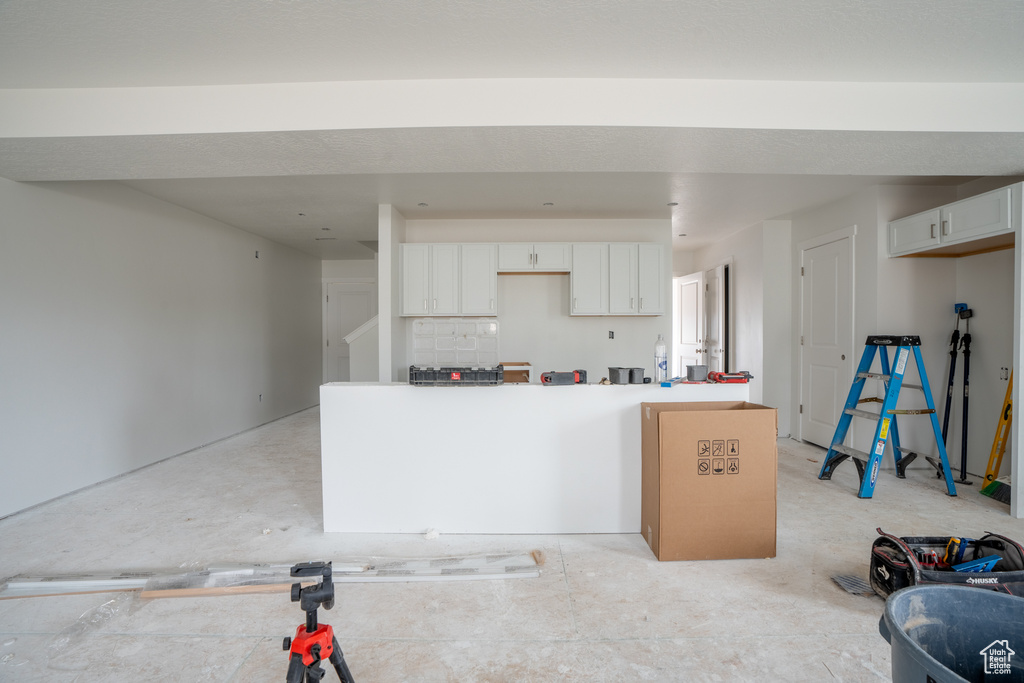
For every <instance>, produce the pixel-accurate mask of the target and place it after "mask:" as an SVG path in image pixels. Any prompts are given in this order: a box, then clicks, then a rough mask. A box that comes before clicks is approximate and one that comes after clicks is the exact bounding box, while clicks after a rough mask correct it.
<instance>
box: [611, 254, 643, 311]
mask: <svg viewBox="0 0 1024 683" xmlns="http://www.w3.org/2000/svg"><path fill="white" fill-rule="evenodd" d="M638 246H639V245H636V244H609V245H608V312H609V313H611V314H613V315H630V314H635V313H637V311H639V310H640V281H639V276H638V266H639V261H638V254H639V249H638Z"/></svg>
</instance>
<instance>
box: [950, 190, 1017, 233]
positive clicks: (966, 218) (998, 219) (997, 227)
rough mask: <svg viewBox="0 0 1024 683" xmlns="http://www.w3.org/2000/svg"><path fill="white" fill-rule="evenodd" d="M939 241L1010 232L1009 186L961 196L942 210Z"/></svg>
mask: <svg viewBox="0 0 1024 683" xmlns="http://www.w3.org/2000/svg"><path fill="white" fill-rule="evenodd" d="M942 214H943V216H942V223H941V227H942V229H941V235H940V239H941V241H943V242H945V243H946V244H957V243H959V242H966V241H967V240H973V239H977V238H979V237H986V236H988V235H995V234H997V233H1000V232H1009V231H1010V229H1011V228H1010V188H1008V187H1004V188H1003V189H1001V190H996V191H995V192H986V193H985V194H981V195H978V196H977V197H971V198H970V199H962V200H960V201H958V202H953V203H952V204H950V205H949V206H945V207H943V209H942Z"/></svg>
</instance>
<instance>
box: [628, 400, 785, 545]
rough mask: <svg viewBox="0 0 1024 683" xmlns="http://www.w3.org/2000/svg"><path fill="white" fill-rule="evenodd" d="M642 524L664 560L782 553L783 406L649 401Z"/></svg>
mask: <svg viewBox="0 0 1024 683" xmlns="http://www.w3.org/2000/svg"><path fill="white" fill-rule="evenodd" d="M640 409H641V420H642V427H641V438H642V461H643V464H642V468H643V470H642V489H641V510H640V524H641V532H642V533H643V536H644V538H645V539H646V540H647V544H648V545H650V546H651V550H653V551H654V555H655V556H656V557H657V558H658V559H659V560H726V559H740V558H764V557H775V514H776V509H775V498H776V497H775V488H776V464H777V453H776V446H775V440H776V438H777V436H778V428H777V417H776V410H775V409H774V408H768V407H766V406H761V405H757V404H755V403H746V402H742V401H739V402H735V401H734V402H728V401H726V402H695V403H643V404H641V406H640Z"/></svg>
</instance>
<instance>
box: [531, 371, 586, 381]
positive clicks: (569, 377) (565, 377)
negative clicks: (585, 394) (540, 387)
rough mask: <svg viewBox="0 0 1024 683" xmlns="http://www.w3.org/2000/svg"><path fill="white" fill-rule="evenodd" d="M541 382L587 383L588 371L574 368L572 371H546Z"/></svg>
mask: <svg viewBox="0 0 1024 683" xmlns="http://www.w3.org/2000/svg"><path fill="white" fill-rule="evenodd" d="M540 383H541V384H586V383H587V371H586V370H573V371H572V372H544V373H541V376H540Z"/></svg>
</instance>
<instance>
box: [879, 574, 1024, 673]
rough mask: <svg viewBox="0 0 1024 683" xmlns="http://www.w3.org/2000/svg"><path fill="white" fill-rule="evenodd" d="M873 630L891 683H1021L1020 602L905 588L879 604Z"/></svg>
mask: <svg viewBox="0 0 1024 683" xmlns="http://www.w3.org/2000/svg"><path fill="white" fill-rule="evenodd" d="M878 630H879V632H880V633H881V634H882V636H883V637H884V638H885V639H886V640H887V641H889V644H890V645H891V646H892V680H893V681H894V683H927V682H928V681H934V682H935V683H953V682H958V681H1004V682H1005V683H1010V682H1011V681H1012V682H1014V683H1018V682H1021V681H1024V598H1019V597H1016V596H1013V595H1009V594H1007V593H997V592H995V591H991V590H984V589H979V588H969V587H966V586H942V585H926V586H911V587H910V588H904V589H903V590H899V591H896V592H895V593H893V594H892V595H891V596H889V599H888V600H887V601H886V603H885V613H884V614H883V615H882V618H881V619H880V620H879V622H878Z"/></svg>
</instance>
